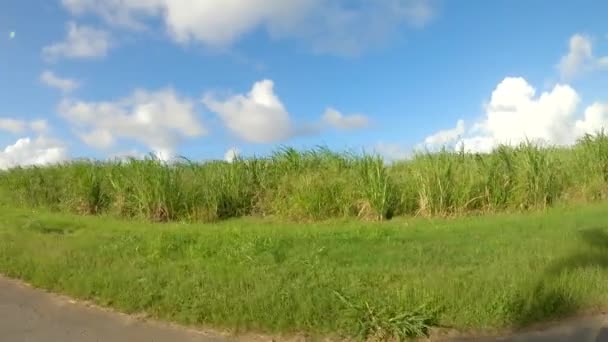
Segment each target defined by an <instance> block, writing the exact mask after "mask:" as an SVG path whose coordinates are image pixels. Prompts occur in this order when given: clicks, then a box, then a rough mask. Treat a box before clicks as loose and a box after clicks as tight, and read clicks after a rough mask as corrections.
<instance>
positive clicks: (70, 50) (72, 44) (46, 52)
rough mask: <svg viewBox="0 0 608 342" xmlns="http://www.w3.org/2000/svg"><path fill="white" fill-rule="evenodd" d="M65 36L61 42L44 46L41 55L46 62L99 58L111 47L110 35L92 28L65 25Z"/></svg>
mask: <svg viewBox="0 0 608 342" xmlns="http://www.w3.org/2000/svg"><path fill="white" fill-rule="evenodd" d="M67 31H68V32H67V36H66V38H65V40H64V41H63V42H59V43H55V44H52V45H49V46H45V47H44V48H43V49H42V54H43V56H44V58H45V59H46V60H47V61H54V60H56V59H58V58H99V57H104V56H106V55H107V53H108V50H109V49H110V47H111V43H110V34H109V33H108V32H106V31H103V30H99V29H96V28H93V27H89V26H85V25H80V26H79V25H78V24H76V23H74V22H68V24H67Z"/></svg>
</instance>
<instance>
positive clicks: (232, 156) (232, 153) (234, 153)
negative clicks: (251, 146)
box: [224, 147, 241, 163]
mask: <svg viewBox="0 0 608 342" xmlns="http://www.w3.org/2000/svg"><path fill="white" fill-rule="evenodd" d="M240 154H241V151H239V149H238V148H236V147H232V148H230V149H228V151H226V153H225V154H224V160H225V161H227V162H229V163H232V162H233V161H235V160H236V159H237V158H238V157H239V156H240Z"/></svg>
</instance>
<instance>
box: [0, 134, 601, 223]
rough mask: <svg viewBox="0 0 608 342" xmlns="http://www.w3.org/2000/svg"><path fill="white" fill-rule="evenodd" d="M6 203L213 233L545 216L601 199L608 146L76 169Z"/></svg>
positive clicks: (14, 193)
mask: <svg viewBox="0 0 608 342" xmlns="http://www.w3.org/2000/svg"><path fill="white" fill-rule="evenodd" d="M0 193H2V194H3V201H4V202H9V203H11V204H13V205H19V206H31V207H46V208H51V209H55V210H61V211H70V212H76V213H81V214H109V215H115V216H119V217H129V218H131V217H137V218H145V219H149V220H153V221H161V222H162V221H202V222H212V221H217V220H222V219H227V218H232V217H241V216H247V215H256V216H275V217H280V218H284V219H289V220H294V221H314V220H324V219H329V218H346V217H356V218H360V219H363V220H384V219H389V218H391V217H393V216H400V215H401V216H403V215H421V216H450V215H462V214H467V213H478V212H498V211H515V210H517V211H519V210H531V209H543V208H546V207H549V206H551V205H553V204H555V203H557V202H566V203H568V202H573V201H596V200H602V199H605V198H606V197H607V196H608V135H607V134H605V133H604V132H603V131H602V132H599V133H597V134H595V135H587V136H585V137H583V138H582V139H580V140H579V141H578V142H577V144H575V145H574V146H572V147H569V148H563V147H562V148H558V147H540V146H538V145H535V144H533V143H530V142H527V143H523V144H521V145H519V146H515V147H509V146H500V147H498V148H496V149H495V150H494V151H493V152H492V153H489V154H472V153H465V152H464V151H448V150H446V149H443V150H441V151H439V152H436V153H428V152H427V153H418V154H416V155H415V156H414V157H413V158H412V159H410V160H405V161H400V162H397V163H393V164H391V165H387V164H386V163H385V161H384V160H383V159H382V158H381V157H380V156H377V155H369V154H357V153H336V152H332V151H330V150H328V149H327V148H322V147H320V148H315V149H312V150H309V151H297V150H295V149H293V148H282V149H279V150H278V151H276V152H275V153H273V154H272V155H270V156H269V157H264V158H259V157H253V158H247V159H237V160H235V161H234V162H232V163H227V162H223V161H209V162H203V163H195V162H191V161H189V160H186V159H179V160H176V161H174V162H172V163H165V162H162V161H160V160H158V159H156V158H154V156H153V155H150V156H149V157H147V158H145V159H143V160H137V159H130V160H115V161H111V162H99V161H92V160H78V161H72V162H68V163H63V164H58V165H52V166H45V167H27V168H14V169H10V170H7V171H2V172H0Z"/></svg>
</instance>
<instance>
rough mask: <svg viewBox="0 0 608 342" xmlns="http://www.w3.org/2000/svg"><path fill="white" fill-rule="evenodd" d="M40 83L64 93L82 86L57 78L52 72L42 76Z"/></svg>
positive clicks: (72, 81) (45, 72)
mask: <svg viewBox="0 0 608 342" xmlns="http://www.w3.org/2000/svg"><path fill="white" fill-rule="evenodd" d="M40 81H41V82H42V83H44V84H46V85H47V86H49V87H51V88H57V89H59V90H61V91H62V92H64V93H69V92H71V91H74V90H76V89H77V88H78V87H80V84H79V83H78V82H77V81H75V80H72V79H69V78H62V77H59V76H57V75H56V74H55V73H54V72H52V71H50V70H45V71H43V72H42V74H40Z"/></svg>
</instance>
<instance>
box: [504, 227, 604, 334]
mask: <svg viewBox="0 0 608 342" xmlns="http://www.w3.org/2000/svg"><path fill="white" fill-rule="evenodd" d="M580 237H581V239H582V240H583V241H584V242H585V243H586V245H588V247H589V248H588V250H586V251H585V252H580V253H575V254H573V255H570V256H568V257H566V258H564V259H561V260H558V261H557V262H555V263H553V264H552V265H550V266H549V267H548V268H547V269H546V271H545V272H544V273H543V274H542V275H541V277H540V278H541V280H540V281H538V283H537V284H536V285H535V286H534V287H533V288H532V290H531V291H526V293H524V294H522V295H521V296H520V297H519V298H517V299H516V300H515V301H513V302H512V303H511V305H510V307H509V311H510V312H511V315H512V318H511V319H512V323H513V325H514V327H515V328H517V329H522V328H526V327H529V326H531V325H532V324H534V323H540V322H547V321H551V320H556V319H563V318H567V317H569V316H572V315H574V314H576V313H577V312H579V311H580V310H581V309H582V308H581V305H580V303H579V302H578V301H577V298H576V297H575V296H573V295H572V294H570V293H568V292H567V291H565V290H564V289H562V288H560V286H559V283H558V282H557V281H554V280H557V278H558V277H559V276H560V275H562V274H563V273H564V272H570V271H573V270H577V269H583V268H589V267H600V268H607V269H608V232H607V231H606V230H605V229H602V228H593V229H587V230H583V231H581V232H580ZM578 328H580V329H578ZM578 328H577V327H576V324H574V325H573V329H574V330H572V329H571V330H569V332H568V333H567V334H572V335H571V336H570V335H568V336H565V334H566V332H565V331H564V332H560V333H558V332H557V331H556V332H555V333H556V334H557V335H552V336H547V337H550V338H551V339H552V340H555V341H557V340H560V341H561V340H564V339H563V338H567V339H565V340H568V341H570V340H572V338H580V337H581V334H583V329H584V331H586V333H589V332H590V330H589V329H590V328H589V326H588V325H587V326H585V324H582V323H581V324H580V326H579V327H578ZM597 328H598V329H599V327H597ZM594 330H596V329H594ZM591 333H593V334H594V335H597V334H598V333H599V334H600V335H597V337H596V338H595V339H591V341H605V342H608V327H604V328H602V329H601V331H597V330H596V331H591ZM574 336H578V337H574ZM587 336H588V335H587ZM513 340H514V341H515V340H517V341H528V339H513ZM529 340H530V341H545V339H542V338H540V336H536V337H535V338H532V339H529ZM565 340H564V341H565ZM576 340H579V339H576ZM585 340H586V341H587V340H589V339H585ZM572 341H574V340H572Z"/></svg>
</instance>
